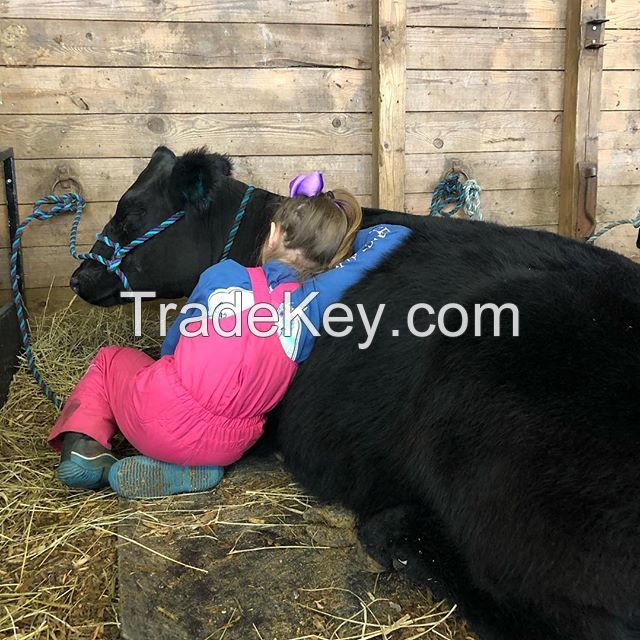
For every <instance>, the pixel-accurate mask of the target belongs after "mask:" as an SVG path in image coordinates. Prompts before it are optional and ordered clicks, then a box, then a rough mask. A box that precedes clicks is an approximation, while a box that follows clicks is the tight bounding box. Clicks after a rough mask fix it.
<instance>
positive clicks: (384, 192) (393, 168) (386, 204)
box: [372, 0, 407, 211]
mask: <svg viewBox="0 0 640 640" xmlns="http://www.w3.org/2000/svg"><path fill="white" fill-rule="evenodd" d="M372 3H373V29H372V30H373V65H372V67H373V68H372V75H373V83H372V84H373V91H372V100H373V162H372V171H373V194H372V195H373V204H374V206H376V207H382V208H385V209H395V210H398V211H402V210H404V180H405V137H406V133H405V95H406V70H407V62H406V57H407V52H406V44H407V3H406V0H372Z"/></svg>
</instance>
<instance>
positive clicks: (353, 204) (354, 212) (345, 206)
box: [327, 189, 362, 267]
mask: <svg viewBox="0 0 640 640" xmlns="http://www.w3.org/2000/svg"><path fill="white" fill-rule="evenodd" d="M327 195H329V197H333V200H334V202H335V203H336V205H337V206H338V207H339V208H340V209H342V211H343V212H344V215H345V216H346V218H347V233H346V234H345V236H344V240H343V241H342V243H341V244H340V246H339V247H338V250H337V251H336V255H335V256H334V258H333V260H332V261H331V264H330V265H329V266H331V267H334V266H335V265H337V264H339V263H340V262H342V261H343V260H346V259H347V258H348V257H349V256H350V255H351V254H352V253H353V242H354V240H355V239H356V234H357V233H358V231H359V230H360V225H361V224H362V207H361V206H360V204H359V203H358V201H357V200H356V197H355V196H354V195H352V194H351V193H349V192H348V191H347V190H346V189H336V190H335V191H330V192H329V193H328V194H327Z"/></svg>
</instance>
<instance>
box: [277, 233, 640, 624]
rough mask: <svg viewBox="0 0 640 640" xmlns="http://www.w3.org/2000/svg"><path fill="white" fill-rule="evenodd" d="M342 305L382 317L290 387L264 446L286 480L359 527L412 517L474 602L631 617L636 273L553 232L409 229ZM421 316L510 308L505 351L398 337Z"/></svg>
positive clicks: (496, 342) (323, 349) (638, 360)
mask: <svg viewBox="0 0 640 640" xmlns="http://www.w3.org/2000/svg"><path fill="white" fill-rule="evenodd" d="M345 302H346V303H347V304H351V305H355V304H357V303H362V304H364V305H365V307H366V308H367V310H368V312H369V317H373V315H374V311H375V308H377V306H378V305H379V304H385V305H386V309H385V312H384V314H383V318H382V321H381V324H380V327H379V329H378V332H377V335H376V338H375V339H374V341H373V343H372V345H371V346H370V348H369V349H367V350H360V349H359V348H358V346H357V344H358V342H365V340H366V337H365V332H364V330H363V329H362V327H360V326H359V324H358V323H356V325H355V330H354V332H353V334H352V335H350V336H349V337H347V338H341V339H337V338H330V337H329V336H326V335H325V336H323V337H321V338H320V339H319V341H318V343H317V345H316V347H315V350H314V353H313V354H312V356H311V357H310V358H309V360H308V362H307V363H306V364H305V365H304V366H303V367H302V368H301V371H300V372H299V374H298V376H297V378H296V380H295V381H294V385H293V387H292V388H291V390H290V392H289V393H288V395H287V397H286V399H285V401H284V403H283V405H282V407H281V411H280V414H279V421H278V435H279V440H280V443H281V446H282V449H283V451H284V453H285V455H286V457H287V461H288V463H289V464H290V466H291V467H292V469H293V470H294V472H295V473H296V475H297V476H298V478H299V479H300V480H301V481H302V482H303V483H304V484H306V485H307V486H308V487H310V488H311V489H312V490H314V491H315V492H316V493H319V494H320V495H321V496H323V497H325V498H327V499H336V497H339V498H340V499H341V500H342V501H344V502H345V503H346V504H348V505H349V506H352V507H353V508H355V509H356V510H357V511H358V512H359V513H360V514H361V515H362V516H366V515H367V514H370V513H373V512H375V511H378V510H380V509H383V508H387V507H390V506H393V505H394V504H398V503H402V502H412V501H423V502H424V503H425V504H428V505H429V507H430V508H432V509H434V510H435V511H436V513H437V514H438V516H439V517H440V518H441V519H442V521H443V523H444V525H445V526H446V529H447V532H448V535H450V536H451V538H452V540H453V541H454V543H455V544H456V546H457V548H459V549H461V551H462V553H463V555H464V557H465V559H466V560H467V561H468V563H469V570H470V572H471V573H472V574H473V575H475V576H477V577H478V580H479V581H480V582H481V583H482V587H483V588H484V589H487V590H489V591H491V589H496V590H497V591H498V592H499V593H500V592H505V591H509V592H511V593H512V594H514V595H515V594H517V593H519V592H521V593H522V594H523V597H526V598H528V599H529V600H531V598H534V597H535V598H539V599H540V602H539V603H538V604H540V606H544V602H543V600H544V599H545V598H546V597H547V594H546V593H545V590H544V589H541V585H547V587H548V589H549V592H550V593H556V594H562V596H563V597H567V598H570V599H572V600H573V599H574V598H578V599H579V600H580V601H581V602H584V603H585V604H586V605H590V606H591V605H592V606H604V607H606V608H607V610H610V611H615V610H616V609H617V608H618V607H627V608H628V607H630V606H631V603H629V602H628V600H626V598H628V594H630V593H636V594H637V593H640V583H639V582H638V580H639V576H640V566H638V560H637V559H638V557H640V543H639V542H638V539H637V531H638V530H639V529H640V515H639V510H638V509H637V501H638V497H637V496H638V495H639V493H638V492H639V490H640V471H638V468H639V467H638V465H637V461H638V459H640V427H639V425H640V403H638V392H639V391H640V386H639V380H640V355H639V354H640V267H638V266H636V265H635V264H633V263H632V262H630V261H629V260H627V259H625V258H623V257H621V256H619V255H617V254H613V253H610V252H607V251H602V250H597V249H594V248H592V247H588V246H585V245H582V244H579V243H577V242H572V241H567V240H564V239H561V238H558V237H557V236H555V235H552V234H540V233H534V232H529V231H525V230H518V229H507V228H502V227H497V226H493V225H480V224H479V223H465V222H457V221H426V222H425V224H424V225H423V226H422V227H421V228H420V226H419V227H418V229H417V230H416V232H415V233H414V236H413V238H411V239H410V240H409V241H408V243H407V245H406V246H405V247H403V248H402V249H401V250H400V251H399V252H398V253H397V254H396V255H395V256H392V257H391V258H390V259H389V261H388V262H387V263H386V264H383V265H382V266H381V267H380V268H379V269H378V270H377V271H376V272H375V273H374V274H372V275H371V276H370V277H369V278H368V279H367V281H366V282H363V283H361V284H360V285H358V286H356V287H355V288H354V289H352V290H351V292H350V293H349V294H348V295H347V297H346V299H345ZM422 302H426V303H429V304H430V305H431V306H432V307H434V308H435V309H436V310H437V309H439V308H440V307H442V306H443V305H444V304H447V303H458V304H461V305H463V306H464V307H465V308H466V309H467V310H468V311H469V314H470V315H471V314H472V313H473V310H474V305H476V304H485V303H495V304H497V305H502V304H505V303H513V304H515V305H516V306H517V307H518V309H519V312H520V314H519V315H520V337H508V336H504V335H503V336H502V337H497V338H494V337H486V336H485V337H475V336H474V335H473V330H472V328H471V329H470V333H466V334H465V335H464V336H462V337H459V338H446V337H444V336H442V335H439V334H434V335H433V336H431V337H428V338H418V337H414V336H411V335H410V334H409V332H408V330H407V328H406V327H407V325H406V318H407V314H408V311H409V308H410V307H411V306H412V305H414V304H416V303H422ZM454 316H456V314H455V313H452V314H451V320H450V321H451V325H452V328H453V327H455V322H454ZM418 317H420V313H418V314H417V315H416V318H418ZM416 324H419V323H418V322H417V323H416ZM503 324H504V323H503ZM507 324H509V323H507ZM471 327H473V320H472V325H471ZM483 328H484V329H485V330H486V329H487V324H486V323H485V324H484V325H483ZM394 329H397V330H399V331H400V336H399V337H394V336H393V335H392V331H393V330H394ZM496 576H497V577H496ZM596 576H597V577H596ZM494 581H495V584H494ZM634 606H640V602H637V603H635V605H634ZM627 610H628V609H627Z"/></svg>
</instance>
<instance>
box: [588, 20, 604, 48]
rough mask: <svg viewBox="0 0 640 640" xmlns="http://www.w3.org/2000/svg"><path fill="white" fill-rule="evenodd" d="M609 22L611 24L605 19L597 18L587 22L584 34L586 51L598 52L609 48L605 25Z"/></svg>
mask: <svg viewBox="0 0 640 640" xmlns="http://www.w3.org/2000/svg"><path fill="white" fill-rule="evenodd" d="M607 22H609V20H606V19H604V18H597V19H595V20H589V22H587V24H586V29H585V34H584V48H585V49H591V50H594V49H595V50H598V49H602V48H603V47H606V46H607V43H606V42H605V41H604V35H605V24H606V23H607Z"/></svg>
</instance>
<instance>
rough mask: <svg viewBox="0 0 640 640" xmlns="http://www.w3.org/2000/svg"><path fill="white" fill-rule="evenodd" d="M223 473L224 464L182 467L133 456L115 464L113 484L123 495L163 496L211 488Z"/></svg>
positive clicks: (111, 481) (111, 479) (117, 491)
mask: <svg viewBox="0 0 640 640" xmlns="http://www.w3.org/2000/svg"><path fill="white" fill-rule="evenodd" d="M223 475H224V468H223V467H217V466H197V467H182V466H180V465H177V464H171V463H170V462H161V461H160V460H154V459H153V458H148V457H147V456H131V457H129V458H123V459H122V460H118V462H116V463H115V464H114V465H113V466H112V467H111V469H110V471H109V484H110V485H111V488H112V489H113V490H114V491H115V492H116V493H117V494H118V495H120V496H122V497H123V498H160V497H163V496H172V495H175V494H178V493H195V492H199V491H209V490H210V489H213V488H214V487H215V486H216V485H217V484H218V483H219V482H220V480H222V476H223Z"/></svg>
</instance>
